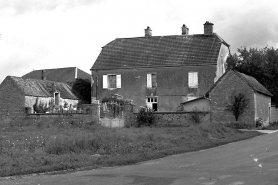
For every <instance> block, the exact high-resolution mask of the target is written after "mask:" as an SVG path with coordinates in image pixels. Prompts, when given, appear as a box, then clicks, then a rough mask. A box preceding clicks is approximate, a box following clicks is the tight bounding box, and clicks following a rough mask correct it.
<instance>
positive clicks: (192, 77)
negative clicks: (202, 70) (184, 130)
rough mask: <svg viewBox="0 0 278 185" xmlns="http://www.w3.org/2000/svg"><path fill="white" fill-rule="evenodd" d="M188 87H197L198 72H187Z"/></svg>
mask: <svg viewBox="0 0 278 185" xmlns="http://www.w3.org/2000/svg"><path fill="white" fill-rule="evenodd" d="M188 87H190V88H198V72H189V73H188Z"/></svg>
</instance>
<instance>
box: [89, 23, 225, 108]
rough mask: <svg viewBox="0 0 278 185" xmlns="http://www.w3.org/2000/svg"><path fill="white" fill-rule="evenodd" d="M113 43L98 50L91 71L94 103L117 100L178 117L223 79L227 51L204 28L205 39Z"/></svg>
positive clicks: (160, 38) (179, 37) (166, 38)
mask: <svg viewBox="0 0 278 185" xmlns="http://www.w3.org/2000/svg"><path fill="white" fill-rule="evenodd" d="M188 33H189V29H188V28H187V27H186V26H185V25H183V27H182V34H181V35H172V36H152V30H151V29H150V28H149V27H148V28H147V29H145V37H136V38H121V39H115V40H113V41H112V42H110V43H108V44H107V45H106V46H104V47H103V48H102V51H101V53H100V55H99V56H98V58H97V60H96V61H95V63H94V65H93V66H92V68H91V71H92V88H91V90H92V92H91V96H92V101H95V100H99V101H101V100H102V99H103V98H105V97H109V96H111V95H113V94H119V95H121V96H123V98H124V99H131V100H133V103H134V104H135V105H136V108H139V107H140V106H148V107H150V108H152V109H154V110H155V111H176V110H177V107H178V106H179V105H180V103H182V102H186V101H190V100H193V99H196V98H199V97H203V96H204V95H205V93H206V92H207V91H208V90H209V89H210V87H211V86H212V85H213V84H214V82H215V81H217V80H218V79H219V78H220V77H221V76H222V74H224V73H225V65H226V58H227V56H228V54H229V45H228V44H227V43H226V42H225V41H224V40H223V39H222V38H220V37H219V36H218V35H217V34H216V33H213V24H212V23H209V22H206V23H205V24H204V34H198V35H189V34H188Z"/></svg>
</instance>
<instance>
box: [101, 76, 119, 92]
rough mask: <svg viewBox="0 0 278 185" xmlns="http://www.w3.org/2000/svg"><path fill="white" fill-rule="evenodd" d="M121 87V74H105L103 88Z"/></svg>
mask: <svg viewBox="0 0 278 185" xmlns="http://www.w3.org/2000/svg"><path fill="white" fill-rule="evenodd" d="M116 88H121V75H115V74H109V75H103V89H116Z"/></svg>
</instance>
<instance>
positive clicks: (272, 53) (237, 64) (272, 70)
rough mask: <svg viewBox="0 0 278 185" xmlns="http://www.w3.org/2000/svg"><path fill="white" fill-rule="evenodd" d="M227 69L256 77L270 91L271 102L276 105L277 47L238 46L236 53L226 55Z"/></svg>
mask: <svg viewBox="0 0 278 185" xmlns="http://www.w3.org/2000/svg"><path fill="white" fill-rule="evenodd" d="M227 69H235V70H237V71H239V72H242V73H244V74H247V75H250V76H253V77H254V78H256V79H257V80H258V81H259V82H260V83H261V84H262V85H264V86H265V87H266V88H267V89H268V90H269V91H270V92H271V93H272V95H273V97H272V103H273V104H275V105H276V106H278V49H274V48H273V47H265V48H261V49H257V48H249V49H247V48H246V47H242V48H239V49H237V53H234V54H233V55H230V56H229V57H228V59H227Z"/></svg>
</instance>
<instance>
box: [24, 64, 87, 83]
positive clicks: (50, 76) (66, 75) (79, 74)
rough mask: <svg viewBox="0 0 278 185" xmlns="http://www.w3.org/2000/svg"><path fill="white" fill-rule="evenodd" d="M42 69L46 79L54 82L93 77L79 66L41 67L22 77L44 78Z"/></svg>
mask: <svg viewBox="0 0 278 185" xmlns="http://www.w3.org/2000/svg"><path fill="white" fill-rule="evenodd" d="M42 70H43V71H44V76H45V78H46V80H50V81H54V82H73V81H75V79H76V78H83V79H91V75H90V74H88V73H86V72H84V71H82V70H80V69H78V68H77V67H67V68H56V69H41V70H34V71H31V72H30V73H27V74H25V75H23V76H22V78H25V79H27V78H32V79H38V80H41V79H42Z"/></svg>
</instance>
